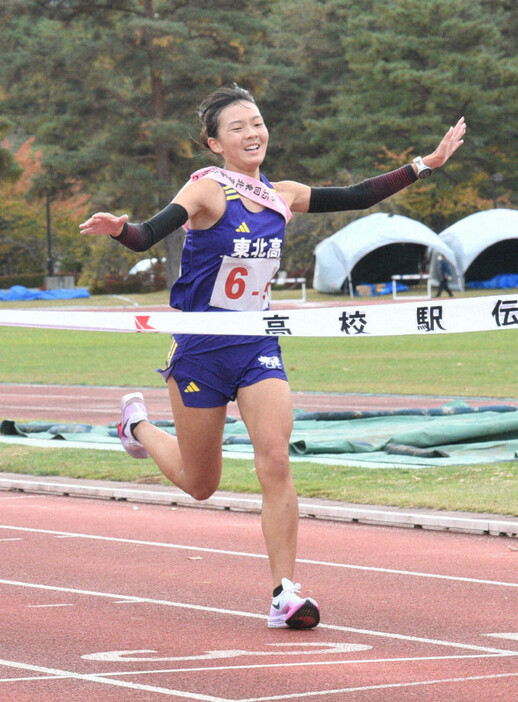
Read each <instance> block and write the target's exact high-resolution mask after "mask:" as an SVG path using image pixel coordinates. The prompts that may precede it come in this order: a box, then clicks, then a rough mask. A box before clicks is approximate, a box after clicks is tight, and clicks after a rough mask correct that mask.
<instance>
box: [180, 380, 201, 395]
mask: <svg viewBox="0 0 518 702" xmlns="http://www.w3.org/2000/svg"><path fill="white" fill-rule="evenodd" d="M184 392H200V388H199V387H198V386H197V385H196V383H195V382H193V381H192V380H191V382H190V383H189V385H188V386H187V387H186V388H185V390H184Z"/></svg>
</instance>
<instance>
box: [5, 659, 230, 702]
mask: <svg viewBox="0 0 518 702" xmlns="http://www.w3.org/2000/svg"><path fill="white" fill-rule="evenodd" d="M2 665H3V666H5V667H6V668H17V669H20V670H32V671H33V672H35V673H46V674H48V675H50V676H53V677H52V678H44V679H55V678H63V679H72V680H84V681H85V682H93V683H100V684H101V685H112V686H114V687H125V688H129V689H131V690H143V691H146V692H156V693H158V694H162V695H166V696H169V697H181V698H183V699H188V700H199V701H200V702H238V701H237V700H229V699H227V698H225V697H213V696H212V695H200V694H197V693H195V692H187V691H184V690H171V689H169V688H166V687H155V686H153V685H140V684H138V683H132V682H128V681H126V680H111V679H110V678H99V677H97V676H96V675H88V674H81V673H74V672H72V671H68V670H60V669H59V668H45V667H44V666H39V665H29V664H28V663H19V662H17V661H8V660H3V659H0V666H2Z"/></svg>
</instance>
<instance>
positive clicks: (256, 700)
mask: <svg viewBox="0 0 518 702" xmlns="http://www.w3.org/2000/svg"><path fill="white" fill-rule="evenodd" d="M516 677H518V673H498V674H495V675H473V676H466V677H464V678H443V679H440V678H439V679H436V680H419V681H416V682H402V683H386V684H384V685H365V686H362V687H342V688H340V689H338V690H322V691H320V690H318V691H316V692H297V693H294V694H288V695H272V696H269V697H247V698H242V699H240V700H239V701H237V700H236V702H277V700H293V699H297V700H299V699H302V698H304V697H327V696H328V695H339V694H342V695H343V694H347V693H348V692H369V691H370V690H396V689H402V688H405V687H423V686H425V685H445V684H447V683H466V682H475V681H482V680H502V679H504V678H516Z"/></svg>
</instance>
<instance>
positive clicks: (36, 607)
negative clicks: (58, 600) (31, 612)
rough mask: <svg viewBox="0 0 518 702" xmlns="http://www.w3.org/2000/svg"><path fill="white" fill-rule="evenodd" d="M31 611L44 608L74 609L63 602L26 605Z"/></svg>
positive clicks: (69, 603)
mask: <svg viewBox="0 0 518 702" xmlns="http://www.w3.org/2000/svg"><path fill="white" fill-rule="evenodd" d="M27 607H29V608H31V609H44V608H45V607H75V605H73V604H72V603H71V602H65V603H63V604H32V605H27Z"/></svg>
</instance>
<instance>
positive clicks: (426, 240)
mask: <svg viewBox="0 0 518 702" xmlns="http://www.w3.org/2000/svg"><path fill="white" fill-rule="evenodd" d="M429 250H432V251H434V252H436V253H437V254H439V253H441V254H442V255H443V256H444V257H445V258H446V259H447V260H448V261H449V262H450V264H451V267H452V271H453V272H454V273H455V272H456V261H455V255H454V253H453V251H452V250H451V249H450V248H449V246H448V245H447V243H446V242H444V241H442V240H441V239H440V238H439V237H438V236H437V234H436V233H435V232H434V231H432V230H431V229H430V228H429V227H427V226H426V225H424V224H422V223H421V222H417V221H415V220H413V219H410V218H409V217H404V216H402V215H391V214H385V213H381V212H377V213H374V214H370V215H367V216H366V217H362V218H360V219H357V220H355V221H354V222H351V223H350V224H348V225H346V226H345V227H343V228H342V229H340V230H339V231H337V232H336V233H335V234H333V235H332V236H330V237H328V238H327V239H324V240H323V241H321V242H320V243H319V244H317V246H316V247H315V251H314V253H315V258H316V262H315V273H314V276H313V287H314V288H315V289H316V290H318V291H319V292H324V293H340V292H341V291H343V290H345V291H347V287H348V285H352V286H353V287H354V286H356V285H359V284H363V283H367V284H368V283H388V282H389V281H390V280H391V277H392V276H393V275H406V274H417V273H419V272H421V271H420V269H421V268H422V266H423V264H424V262H425V260H426V258H427V256H428V255H429ZM456 277H457V276H455V275H454V278H456Z"/></svg>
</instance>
